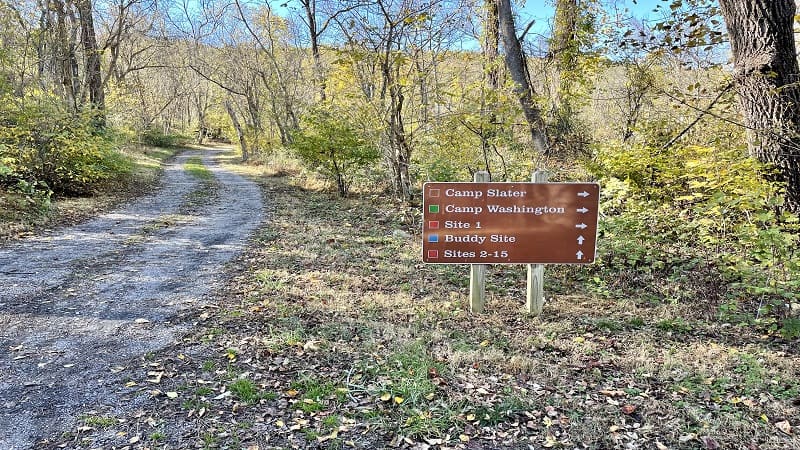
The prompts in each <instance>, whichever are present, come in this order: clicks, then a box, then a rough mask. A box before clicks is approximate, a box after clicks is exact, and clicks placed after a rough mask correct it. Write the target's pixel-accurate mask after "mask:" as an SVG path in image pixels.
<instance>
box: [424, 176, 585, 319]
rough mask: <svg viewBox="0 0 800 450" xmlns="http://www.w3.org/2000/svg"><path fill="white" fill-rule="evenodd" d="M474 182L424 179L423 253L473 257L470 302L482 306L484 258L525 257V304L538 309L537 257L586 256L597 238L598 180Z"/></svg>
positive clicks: (447, 259)
mask: <svg viewBox="0 0 800 450" xmlns="http://www.w3.org/2000/svg"><path fill="white" fill-rule="evenodd" d="M486 179H488V173H485V172H483V173H481V172H479V173H476V174H475V182H472V183H440V182H430V183H425V185H424V186H423V208H424V213H423V230H422V236H423V243H422V252H423V254H422V259H423V261H424V262H426V263H431V264H472V268H471V271H470V272H471V277H470V309H471V310H472V311H473V312H479V311H482V310H483V307H484V282H483V279H484V274H485V270H486V269H485V265H486V264H529V265H531V266H530V267H529V275H528V279H529V283H530V284H529V286H528V299H527V302H526V305H527V310H528V311H529V312H531V313H532V314H538V313H539V312H541V309H542V303H543V299H544V294H543V283H542V279H543V270H544V268H543V266H541V265H542V264H590V263H592V262H594V258H595V251H596V244H597V218H598V209H599V199H600V186H599V185H598V184H597V183H547V182H546V180H547V175H546V174H545V173H543V172H539V173H535V174H534V176H533V179H534V181H536V182H533V183H491V182H488V181H480V180H486Z"/></svg>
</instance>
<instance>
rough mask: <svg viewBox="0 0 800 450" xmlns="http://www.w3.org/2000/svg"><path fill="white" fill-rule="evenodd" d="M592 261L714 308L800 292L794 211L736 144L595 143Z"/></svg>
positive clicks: (735, 308)
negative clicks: (597, 196)
mask: <svg viewBox="0 0 800 450" xmlns="http://www.w3.org/2000/svg"><path fill="white" fill-rule="evenodd" d="M589 166H590V171H591V172H593V174H594V175H595V176H596V177H597V178H599V179H600V181H601V183H602V185H603V190H602V199H601V201H602V206H601V209H602V212H603V219H602V220H601V224H600V233H601V236H602V238H601V241H600V260H601V261H602V264H600V265H598V266H596V267H595V270H601V271H605V272H606V273H605V275H606V278H611V279H616V280H617V281H616V283H615V284H616V286H617V287H621V288H624V289H636V290H640V291H645V292H649V293H650V294H652V295H653V296H654V297H656V298H660V299H670V300H673V301H681V300H686V301H693V302H695V303H696V304H697V305H698V307H706V308H708V309H709V311H713V310H714V309H715V308H714V307H719V306H724V310H725V311H727V312H729V313H730V312H740V313H745V314H749V315H751V316H756V317H757V316H759V315H762V314H764V313H774V314H776V315H781V314H783V312H785V311H786V309H787V308H786V306H787V305H789V304H791V303H792V302H797V299H798V297H799V296H800V258H799V257H798V255H797V253H796V248H797V245H798V234H797V231H798V220H797V217H796V216H794V215H791V214H788V213H782V212H780V206H781V204H782V197H781V191H780V189H779V188H778V187H776V186H775V185H773V184H771V183H769V182H767V181H765V178H764V177H763V174H764V173H765V170H767V169H766V168H765V167H763V166H762V165H761V164H759V163H758V162H757V161H755V160H754V159H751V158H748V157H746V156H745V155H744V154H743V152H741V151H740V150H737V149H722V148H709V147H698V146H686V147H671V148H669V149H661V148H659V149H654V148H649V147H626V148H616V147H603V148H599V149H597V153H596V157H595V159H594V161H593V162H592V163H591V164H590V165H589Z"/></svg>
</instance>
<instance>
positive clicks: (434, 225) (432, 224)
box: [428, 220, 439, 230]
mask: <svg viewBox="0 0 800 450" xmlns="http://www.w3.org/2000/svg"><path fill="white" fill-rule="evenodd" d="M428 229H429V230H438V229H439V221H438V220H429V221H428Z"/></svg>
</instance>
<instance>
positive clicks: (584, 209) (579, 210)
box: [576, 208, 589, 214]
mask: <svg viewBox="0 0 800 450" xmlns="http://www.w3.org/2000/svg"><path fill="white" fill-rule="evenodd" d="M576 211H578V212H579V213H581V214H586V213H587V212H589V210H588V209H586V208H578V209H576Z"/></svg>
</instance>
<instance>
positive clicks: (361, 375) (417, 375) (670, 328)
mask: <svg viewBox="0 0 800 450" xmlns="http://www.w3.org/2000/svg"><path fill="white" fill-rule="evenodd" d="M245 170H246V171H247V172H249V173H250V174H258V175H259V176H260V178H259V179H260V181H261V182H262V184H263V186H264V191H265V196H266V198H267V203H268V204H269V205H270V209H271V221H270V223H269V225H268V226H266V227H265V228H264V229H262V230H261V232H260V233H259V235H258V236H257V238H256V240H255V241H254V243H253V246H252V249H251V250H250V251H249V252H248V253H247V254H246V255H244V256H243V257H242V258H241V260H240V261H239V262H238V267H239V269H240V270H239V272H238V274H237V275H236V276H235V277H234V278H233V279H232V280H231V282H230V283H229V285H228V286H227V287H226V289H225V292H224V294H225V295H224V298H221V299H220V300H219V304H218V305H217V306H218V308H213V309H209V310H208V311H206V312H205V314H204V315H203V316H202V317H201V318H200V327H199V329H198V330H197V331H196V332H195V333H194V334H192V335H191V336H189V337H188V338H187V340H186V344H185V345H183V346H179V347H176V348H174V349H171V350H170V351H167V352H165V353H164V354H161V355H156V356H155V358H154V359H153V360H150V361H147V362H146V364H145V363H143V366H144V368H143V372H142V375H143V378H144V377H146V375H145V374H146V370H150V369H147V368H148V367H152V366H153V365H156V366H158V367H163V368H164V370H165V371H166V373H171V374H172V375H171V379H170V383H173V384H174V386H177V387H176V388H175V389H178V388H180V389H182V390H181V391H180V392H189V393H190V392H196V391H197V390H198V389H200V388H202V389H209V390H210V391H209V393H208V394H206V395H200V394H197V395H195V396H194V397H193V398H192V399H191V402H187V401H184V403H180V402H176V401H173V400H171V399H168V398H164V397H163V396H156V397H155V398H154V399H153V400H152V402H151V406H149V407H147V408H146V410H143V411H142V413H141V414H142V415H141V417H140V418H136V417H131V418H128V421H127V422H125V424H126V426H128V427H136V426H139V424H141V423H143V420H144V418H147V420H149V421H151V422H152V423H154V424H155V425H151V426H157V427H159V429H163V430H164V434H165V436H164V437H159V441H158V442H155V441H153V442H143V443H142V445H156V444H158V445H168V446H170V448H189V447H193V446H196V445H197V446H201V447H202V446H206V447H207V448H226V447H228V448H232V447H236V448H246V447H248V446H250V447H251V448H255V447H253V446H256V445H257V446H258V448H260V449H265V448H289V447H293V446H294V447H297V448H343V447H353V448H385V447H400V448H464V449H496V448H520V449H523V448H529V447H528V446H531V447H533V448H540V447H557V448H598V449H600V448H602V449H606V448H655V447H656V446H657V444H656V443H658V444H660V445H662V446H665V447H667V448H673V449H682V448H685V449H694V448H759V449H765V450H766V449H789V448H800V438H799V437H798V428H800V422H798V419H797V417H800V411H798V404H800V392H799V391H798V384H797V380H798V379H800V356H799V355H798V347H797V342H796V341H795V342H788V341H785V340H782V339H781V338H780V337H779V336H777V335H775V334H771V333H764V331H763V330H755V329H751V328H747V327H737V326H730V325H721V324H717V323H714V322H707V321H705V320H703V317H701V316H699V315H698V316H695V315H693V314H692V308H691V307H689V306H690V305H678V304H659V303H653V302H652V301H638V300H637V299H635V298H630V299H626V300H622V301H615V300H610V299H608V298H602V297H595V296H592V295H590V294H589V293H587V292H583V291H584V290H583V286H581V285H579V284H576V283H575V282H574V275H575V274H576V272H575V271H576V270H581V269H574V268H569V269H564V268H555V267H554V268H552V269H548V272H547V273H548V275H547V276H548V288H547V289H548V297H550V299H549V301H548V302H547V303H546V305H545V311H544V314H543V315H542V316H541V317H538V318H533V317H529V316H526V315H525V314H523V313H522V306H523V301H524V292H525V285H524V280H525V276H524V272H523V270H522V268H521V267H502V266H498V267H493V268H490V272H491V275H490V281H489V282H488V304H487V311H486V313H484V314H480V315H471V314H470V313H469V312H468V305H467V300H466V293H467V274H468V270H467V268H466V267H465V266H447V265H424V264H422V263H421V262H420V258H419V255H420V243H419V239H418V237H414V238H410V239H406V238H402V237H397V235H396V234H395V233H394V231H395V230H398V229H402V230H404V231H406V232H408V233H411V234H416V233H417V230H416V225H415V223H416V220H417V219H416V218H415V217H414V215H415V214H416V213H415V212H414V211H407V210H404V209H403V207H402V206H401V205H398V204H393V203H392V202H390V201H387V200H386V199H368V200H356V199H347V200H340V199H336V198H335V197H333V196H332V194H328V193H324V192H319V191H315V190H310V189H309V186H310V185H309V184H307V182H306V180H302V181H301V182H299V183H297V184H292V179H291V178H288V177H281V176H274V175H273V176H266V177H264V176H261V175H263V174H264V173H270V172H271V171H274V170H276V169H275V168H270V167H265V166H247V167H246V169H245ZM287 170H288V169H286V168H281V169H278V170H277V172H275V173H283V172H285V171H287ZM198 343H202V345H200V344H198ZM209 367H214V368H216V369H215V370H209ZM242 377H244V378H246V379H248V380H253V382H254V383H255V384H256V385H257V386H258V387H259V389H261V390H262V391H263V392H262V393H261V394H264V395H262V396H261V397H259V398H261V400H259V401H258V402H256V403H255V404H244V403H242V402H237V401H235V399H232V398H231V397H230V396H225V395H224V393H225V391H226V388H225V386H227V385H228V384H229V383H230V380H231V379H233V378H242ZM142 384H145V385H146V383H142ZM267 392H268V393H269V395H266V394H265V393H267ZM261 394H259V395H261ZM181 395H184V394H181ZM185 395H186V396H190V395H189V394H185ZM193 402H194V403H193ZM199 405H202V409H201V406H199ZM201 412H202V418H201V417H199V416H200V415H201ZM117 431H118V432H124V431H125V430H124V429H122V430H117ZM209 436H214V439H211V438H210V437H209ZM87 439H89V442H93V443H94V444H95V445H98V444H103V443H105V444H108V445H111V444H112V443H114V442H116V441H113V440H112V441H101V440H99V439H100V438H99V437H94V438H92V437H87ZM92 439H95V440H94V441H92ZM109 439H110V438H109ZM212 441H213V442H212ZM660 448H661V447H660Z"/></svg>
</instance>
